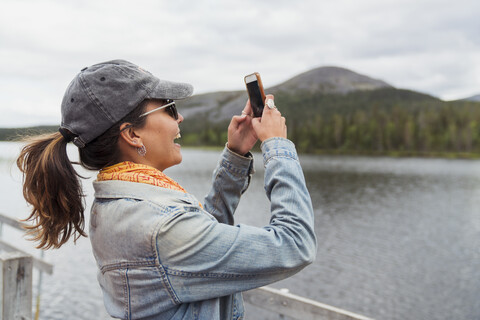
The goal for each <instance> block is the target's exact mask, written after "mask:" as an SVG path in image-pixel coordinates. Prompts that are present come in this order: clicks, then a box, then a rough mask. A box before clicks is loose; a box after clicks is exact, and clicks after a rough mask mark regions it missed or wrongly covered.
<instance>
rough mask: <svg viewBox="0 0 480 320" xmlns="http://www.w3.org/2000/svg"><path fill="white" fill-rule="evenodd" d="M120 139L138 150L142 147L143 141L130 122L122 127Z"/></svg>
mask: <svg viewBox="0 0 480 320" xmlns="http://www.w3.org/2000/svg"><path fill="white" fill-rule="evenodd" d="M119 139H121V140H122V141H124V142H125V143H127V144H128V145H130V146H132V147H134V148H138V147H141V146H142V144H143V143H142V139H141V138H140V137H139V136H137V135H136V133H135V130H134V128H133V127H132V125H131V124H130V123H128V122H125V123H122V124H121V125H120V136H119Z"/></svg>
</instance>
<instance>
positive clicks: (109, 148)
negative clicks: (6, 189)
mask: <svg viewBox="0 0 480 320" xmlns="http://www.w3.org/2000/svg"><path fill="white" fill-rule="evenodd" d="M147 102H148V100H144V101H143V102H142V103H140V104H139V105H138V106H137V107H136V108H135V109H134V110H133V111H132V112H130V113H129V114H128V115H127V116H125V117H124V118H123V119H122V120H120V121H119V122H118V123H117V124H115V125H114V126H112V127H111V128H110V129H108V130H107V131H106V132H105V133H103V134H102V135H101V136H99V137H98V138H96V139H94V140H93V141H91V142H89V143H88V144H87V145H86V146H85V147H84V148H79V154H80V163H79V164H80V165H81V166H82V167H84V168H86V169H89V170H100V169H102V168H105V167H107V166H109V165H113V164H115V163H117V162H120V161H121V159H120V153H119V149H118V138H119V136H120V125H121V124H123V123H130V126H131V127H137V128H141V127H143V126H144V125H145V119H146V117H140V115H141V114H142V113H143V112H144V111H145V109H146V105H147ZM26 141H28V144H27V145H26V146H24V147H23V149H22V151H21V152H20V155H19V157H18V159H17V166H18V168H19V169H20V171H21V172H22V173H23V196H24V197H25V200H26V201H27V202H28V203H29V204H30V205H31V206H32V212H31V214H30V216H29V217H28V218H27V219H25V221H31V222H33V224H32V225H31V226H27V227H26V229H27V230H28V231H27V234H28V235H29V236H31V239H30V240H33V241H38V242H39V244H38V246H37V248H42V249H50V248H60V247H61V246H62V245H63V244H65V243H66V242H67V241H68V239H69V238H70V237H71V236H72V235H73V237H74V241H76V240H77V239H78V238H79V237H80V236H84V237H86V236H87V235H86V233H85V231H84V227H85V218H84V214H83V212H84V210H85V206H84V199H83V197H84V194H83V190H82V184H81V180H80V178H81V176H80V175H79V174H78V173H77V172H76V171H75V169H74V167H73V165H72V164H77V163H72V162H71V161H70V160H69V159H68V155H67V141H66V140H65V139H64V137H63V136H62V135H61V134H60V133H59V132H56V133H53V134H47V135H41V136H37V137H34V138H27V139H26Z"/></svg>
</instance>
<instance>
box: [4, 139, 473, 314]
mask: <svg viewBox="0 0 480 320" xmlns="http://www.w3.org/2000/svg"><path fill="white" fill-rule="evenodd" d="M18 148H19V145H18V144H13V143H0V170H1V171H0V176H1V178H2V183H1V184H0V189H1V191H2V192H1V194H2V197H3V201H2V202H1V206H0V211H1V212H2V213H6V214H8V215H11V216H15V217H25V216H26V215H27V213H28V208H27V206H26V205H25V203H24V200H23V198H22V194H21V177H20V175H19V173H18V170H17V169H16V168H15V167H14V166H12V163H13V158H14V157H15V155H16V153H17V152H18ZM72 151H73V150H72ZM183 155H184V161H183V163H182V164H181V165H180V166H177V167H174V168H171V169H169V170H167V172H166V173H167V174H168V175H170V176H171V177H172V178H174V179H176V180H177V181H178V182H179V183H180V184H181V185H182V186H183V187H185V188H186V189H187V190H188V191H189V192H191V193H193V194H194V195H196V196H197V197H198V198H199V199H201V198H203V196H204V195H205V194H206V193H207V191H208V189H209V187H210V179H211V172H212V170H213V169H214V167H215V165H216V161H217V159H218V155H219V152H215V151H199V150H183ZM255 158H256V171H257V172H256V174H255V176H254V179H253V180H252V184H251V186H250V188H249V190H248V191H247V193H246V194H245V195H244V197H243V198H242V201H241V203H240V205H239V208H238V210H237V213H236V216H237V223H246V224H251V225H256V226H263V225H265V224H267V223H268V220H269V203H268V200H267V198H266V196H265V194H264V191H263V164H262V163H261V156H260V155H259V154H256V155H255ZM300 160H301V163H302V167H303V169H304V172H305V176H306V179H307V184H308V188H309V190H310V193H311V196H312V200H313V205H314V209H315V218H316V221H315V228H316V233H317V236H318V243H319V246H318V254H317V260H316V261H315V262H314V264H312V265H311V266H309V267H307V268H306V269H305V270H304V271H302V272H300V273H299V274H297V275H295V276H294V277H292V278H290V279H287V280H284V281H281V282H279V283H276V284H273V285H272V286H274V287H276V288H288V289H289V290H290V292H292V293H295V294H299V295H302V296H305V297H307V298H310V299H314V300H318V301H320V302H322V303H326V304H330V305H333V306H336V307H340V308H343V309H346V310H349V311H352V312H356V313H359V314H363V315H366V316H370V317H373V318H376V319H396V320H397V319H398V320H403V319H425V320H426V319H428V320H430V319H472V320H473V319H480V299H479V298H480V273H479V272H478V270H479V269H480V161H467V160H441V159H391V158H367V157H327V156H302V157H301V159H300ZM84 173H85V174H86V175H88V176H90V177H93V176H94V175H93V174H92V173H87V172H84ZM91 180H92V178H90V179H89V180H87V181H85V184H84V185H85V192H86V193H87V194H88V200H87V202H88V203H90V202H91V200H92V194H93V190H92V187H91ZM87 216H88V215H87ZM3 236H4V237H6V238H7V239H9V240H11V241H14V242H15V243H16V244H17V246H20V247H22V248H24V249H25V250H28V251H29V252H33V250H32V244H31V243H28V242H26V241H24V240H23V239H22V237H21V235H20V234H19V233H16V232H15V231H11V230H8V228H4V233H3ZM46 259H47V260H49V261H51V262H52V263H54V264H55V271H54V275H53V276H44V278H43V279H44V281H43V285H42V299H41V310H42V313H41V319H62V320H63V319H104V318H106V317H105V316H104V310H103V302H102V297H101V292H100V288H99V287H98V284H97V281H96V266H95V261H94V259H93V257H92V254H91V251H90V243H89V241H88V239H80V240H79V241H77V244H76V245H74V244H73V243H70V244H68V245H66V246H65V247H62V248H61V249H60V250H56V251H51V252H47V253H46ZM34 281H36V279H34ZM247 308H248V309H247V319H275V317H273V316H269V315H267V314H265V313H262V312H260V311H259V310H257V309H256V308H253V307H251V306H248V305H247Z"/></svg>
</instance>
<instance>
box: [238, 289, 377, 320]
mask: <svg viewBox="0 0 480 320" xmlns="http://www.w3.org/2000/svg"><path fill="white" fill-rule="evenodd" d="M243 299H244V300H245V302H246V303H249V304H251V305H254V306H256V307H260V308H262V309H265V310H268V311H270V312H274V313H276V314H278V315H279V316H280V319H284V317H285V316H287V317H289V318H293V319H298V320H372V319H371V318H367V317H364V316H361V315H359V314H355V313H353V312H349V311H345V310H342V309H339V308H335V307H332V306H329V305H326V304H323V303H320V302H318V301H315V300H310V299H306V298H303V297H300V296H297V295H294V294H291V293H288V292H285V291H284V290H278V289H274V288H271V287H261V288H258V289H254V290H250V291H247V292H244V293H243Z"/></svg>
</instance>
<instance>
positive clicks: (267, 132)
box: [252, 94, 287, 142]
mask: <svg viewBox="0 0 480 320" xmlns="http://www.w3.org/2000/svg"><path fill="white" fill-rule="evenodd" d="M268 100H272V101H271V102H268ZM268 104H270V105H271V106H273V108H271V107H269V106H268ZM252 125H253V129H254V130H255V132H256V134H257V137H258V139H260V140H261V141H262V142H263V141H265V140H267V139H270V138H274V137H281V138H286V137H287V126H286V124H285V118H284V117H282V114H281V113H280V111H278V109H277V107H275V104H274V102H273V95H271V94H269V95H267V98H266V102H265V108H263V114H262V117H261V118H254V119H253V120H252Z"/></svg>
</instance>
